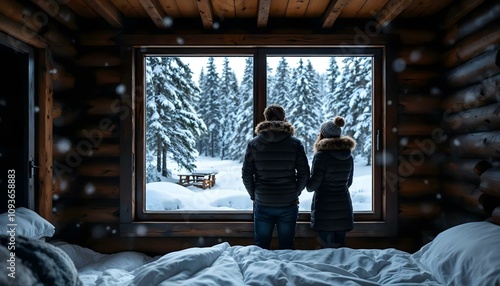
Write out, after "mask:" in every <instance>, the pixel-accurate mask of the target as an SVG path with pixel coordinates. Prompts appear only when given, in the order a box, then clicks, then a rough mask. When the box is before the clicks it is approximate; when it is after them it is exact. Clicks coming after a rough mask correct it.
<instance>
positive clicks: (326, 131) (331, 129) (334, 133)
mask: <svg viewBox="0 0 500 286" xmlns="http://www.w3.org/2000/svg"><path fill="white" fill-rule="evenodd" d="M344 125H345V121H344V118H342V117H340V116H337V117H335V118H334V119H333V120H332V121H327V122H325V123H323V124H321V128H320V129H319V131H320V132H321V134H323V136H324V137H326V138H332V137H340V134H341V133H342V129H341V127H344Z"/></svg>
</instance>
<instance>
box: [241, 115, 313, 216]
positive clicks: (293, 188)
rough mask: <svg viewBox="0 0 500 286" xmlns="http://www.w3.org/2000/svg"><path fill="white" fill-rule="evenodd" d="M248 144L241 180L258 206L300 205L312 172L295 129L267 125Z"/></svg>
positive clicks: (287, 125) (275, 123)
mask: <svg viewBox="0 0 500 286" xmlns="http://www.w3.org/2000/svg"><path fill="white" fill-rule="evenodd" d="M255 133H256V134H257V136H255V137H254V138H253V139H252V140H250V142H249V143H248V146H247V149H246V154H245V160H244V162H243V168H242V179H243V184H244V185H245V188H246V189H247V191H248V193H249V194H250V198H251V199H252V200H253V201H255V202H256V203H257V204H260V205H264V206H270V207H286V206H291V205H294V204H297V200H298V197H299V195H300V193H301V192H302V190H303V189H304V188H305V186H306V184H307V180H308V179H309V175H310V170H309V163H308V161H307V157H306V154H305V151H304V146H303V145H302V143H301V142H300V140H299V139H297V138H296V137H294V136H293V134H294V133H295V129H294V127H293V126H292V125H291V124H290V123H288V122H283V121H264V122H261V123H260V124H259V125H257V127H256V128H255Z"/></svg>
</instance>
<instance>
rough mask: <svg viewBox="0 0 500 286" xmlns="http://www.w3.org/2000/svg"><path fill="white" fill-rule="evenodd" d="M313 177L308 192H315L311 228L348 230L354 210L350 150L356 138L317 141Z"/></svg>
mask: <svg viewBox="0 0 500 286" xmlns="http://www.w3.org/2000/svg"><path fill="white" fill-rule="evenodd" d="M314 147H315V150H316V153H315V154H314V158H313V163H312V170H311V178H310V179H309V182H308V183H307V191H309V192H314V196H313V200H312V203H311V228H312V229H314V230H316V231H319V230H322V231H340V230H343V231H349V230H352V228H353V210H352V202H351V196H350V194H349V187H350V186H351V184H352V175H353V171H354V166H353V165H354V164H353V158H352V156H351V151H352V150H353V149H354V148H355V147H356V141H354V139H352V138H350V137H348V136H344V137H340V138H323V139H321V140H317V141H316V142H315V144H314Z"/></svg>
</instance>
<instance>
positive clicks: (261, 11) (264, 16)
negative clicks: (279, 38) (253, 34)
mask: <svg viewBox="0 0 500 286" xmlns="http://www.w3.org/2000/svg"><path fill="white" fill-rule="evenodd" d="M270 8H271V0H259V7H258V9H257V27H258V28H265V27H267V21H268V20H269V10H270Z"/></svg>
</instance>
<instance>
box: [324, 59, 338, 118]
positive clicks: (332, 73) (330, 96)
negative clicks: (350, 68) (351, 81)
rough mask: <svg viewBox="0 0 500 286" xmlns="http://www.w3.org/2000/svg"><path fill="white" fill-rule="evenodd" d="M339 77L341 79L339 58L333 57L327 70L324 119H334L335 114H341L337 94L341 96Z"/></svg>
mask: <svg viewBox="0 0 500 286" xmlns="http://www.w3.org/2000/svg"><path fill="white" fill-rule="evenodd" d="M339 79H340V69H339V66H338V64H337V59H336V58H335V57H331V58H330V61H329V65H328V69H327V70H326V84H327V87H326V93H325V96H324V101H323V102H324V105H323V112H324V113H323V114H325V117H324V118H323V121H327V120H332V119H333V118H335V116H337V115H339V114H340V113H338V112H340V111H339V110H337V108H338V105H337V104H338V102H339V101H341V100H340V99H339V98H337V96H339V95H340V94H339V91H340V89H339V82H338V81H339Z"/></svg>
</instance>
